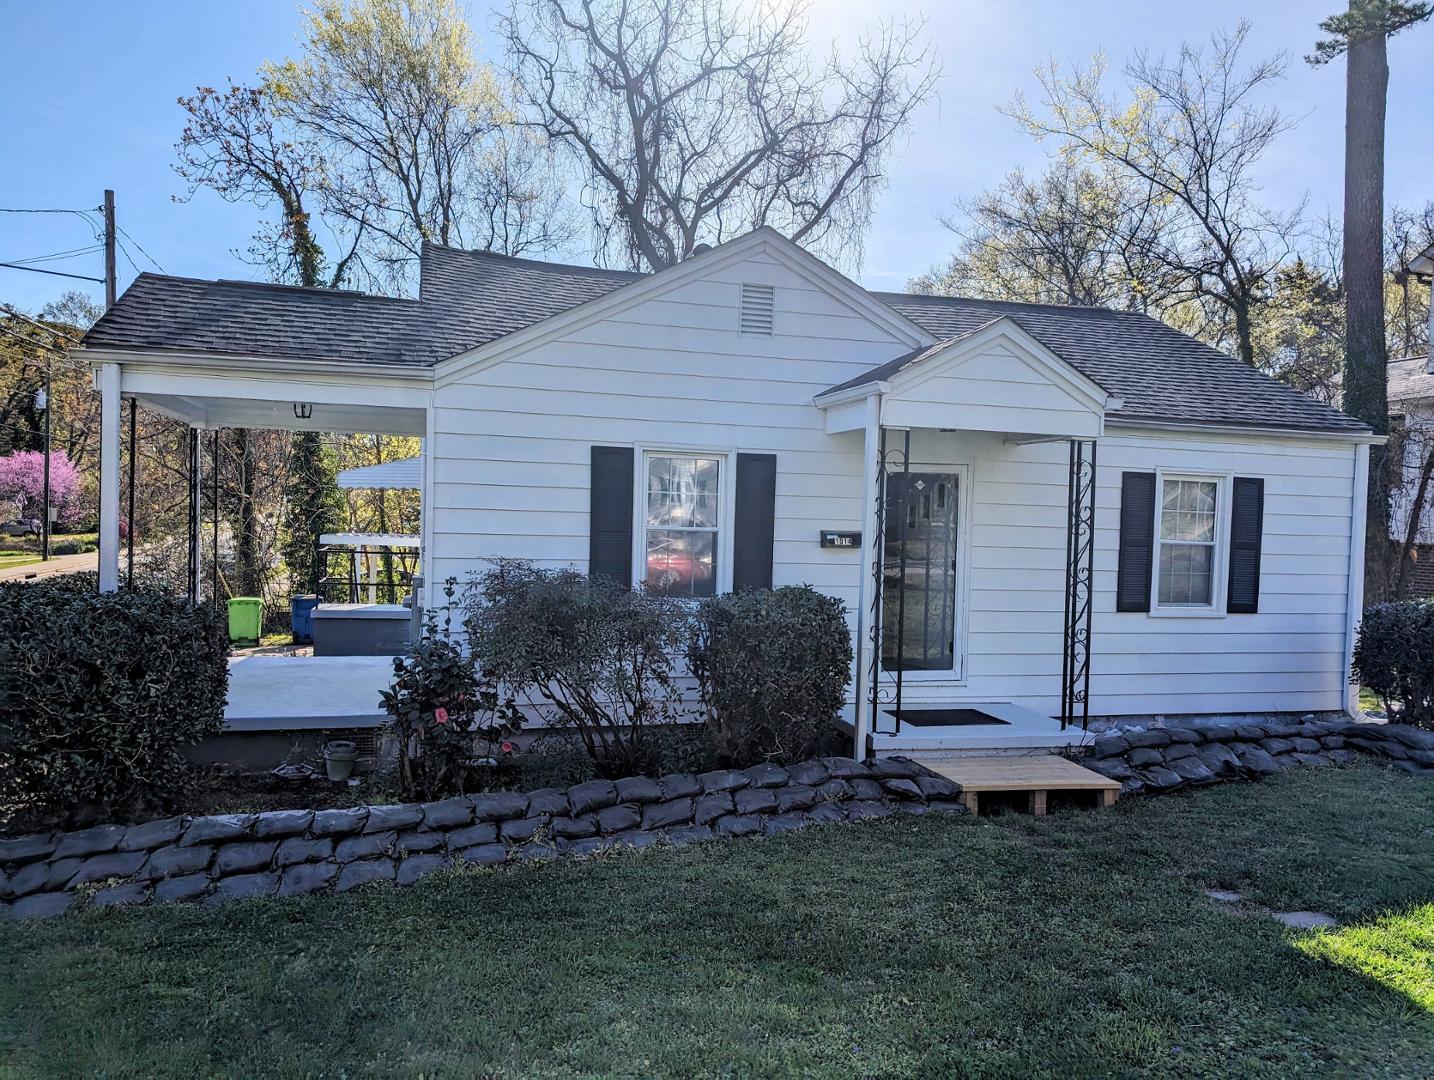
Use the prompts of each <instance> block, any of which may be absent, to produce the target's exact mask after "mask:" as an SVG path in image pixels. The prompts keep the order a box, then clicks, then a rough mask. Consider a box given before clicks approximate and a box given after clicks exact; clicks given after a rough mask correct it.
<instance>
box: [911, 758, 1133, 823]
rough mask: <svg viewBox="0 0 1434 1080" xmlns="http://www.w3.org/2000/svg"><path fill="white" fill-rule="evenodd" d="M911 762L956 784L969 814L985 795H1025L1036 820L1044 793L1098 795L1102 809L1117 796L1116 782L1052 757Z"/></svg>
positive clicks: (1043, 809) (1043, 806) (1041, 811)
mask: <svg viewBox="0 0 1434 1080" xmlns="http://www.w3.org/2000/svg"><path fill="white" fill-rule="evenodd" d="M912 760H914V761H916V762H917V763H918V764H920V765H924V766H926V768H928V769H930V770H931V771H932V772H934V773H938V774H939V775H941V776H944V777H946V779H947V780H950V781H952V782H954V783H956V784H959V785H960V787H961V801H962V802H964V803H965V804H966V809H968V810H970V811H971V813H973V814H976V813H979V812H980V809H981V793H982V792H986V791H1024V792H1027V793H1028V794H1029V797H1030V803H1029V805H1030V809H1031V813H1032V814H1034V815H1036V816H1037V817H1040V816H1041V815H1043V814H1044V813H1045V812H1046V793H1047V792H1051V791H1098V792H1100V805H1102V806H1112V805H1114V803H1115V800H1116V798H1117V797H1119V795H1120V781H1119V780H1112V779H1110V778H1109V777H1107V776H1101V775H1100V773H1097V772H1092V771H1091V770H1090V769H1087V768H1084V767H1083V766H1080V765H1077V764H1076V763H1075V762H1074V761H1071V760H1070V759H1069V758H1063V757H1059V756H1058V755H1056V754H1029V755H1025V756H1023V757H968V758H947V759H945V760H941V761H937V760H926V761H923V760H922V759H921V758H919V757H918V758H913V759H912Z"/></svg>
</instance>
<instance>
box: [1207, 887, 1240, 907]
mask: <svg viewBox="0 0 1434 1080" xmlns="http://www.w3.org/2000/svg"><path fill="white" fill-rule="evenodd" d="M1205 895H1206V896H1208V897H1209V898H1210V899H1211V900H1218V901H1220V903H1222V904H1238V903H1239V902H1240V901H1241V900H1243V899H1245V898H1244V897H1243V896H1242V895H1240V894H1239V893H1237V892H1235V891H1234V890H1232V889H1206V890H1205Z"/></svg>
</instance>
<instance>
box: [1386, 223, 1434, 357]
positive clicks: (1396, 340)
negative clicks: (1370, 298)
mask: <svg viewBox="0 0 1434 1080" xmlns="http://www.w3.org/2000/svg"><path fill="white" fill-rule="evenodd" d="M1431 244H1434V202H1427V203H1425V204H1424V207H1423V209H1422V210H1417V211H1416V210H1409V209H1406V208H1404V207H1401V206H1396V207H1393V208H1392V209H1391V210H1390V211H1389V221H1388V223H1387V224H1386V226H1385V233H1384V266H1385V272H1386V273H1387V274H1388V284H1387V286H1386V288H1385V313H1386V319H1385V337H1386V339H1387V343H1388V349H1389V355H1390V356H1391V357H1393V358H1394V359H1400V358H1402V357H1406V356H1427V355H1429V354H1430V342H1429V289H1430V286H1429V284H1428V283H1427V282H1423V281H1420V280H1419V277H1418V276H1417V275H1415V274H1411V273H1410V272H1409V266H1408V264H1409V260H1410V259H1411V258H1413V257H1414V256H1415V255H1418V254H1419V253H1420V252H1421V251H1424V250H1425V249H1426V248H1428V247H1429V246H1430V245H1431Z"/></svg>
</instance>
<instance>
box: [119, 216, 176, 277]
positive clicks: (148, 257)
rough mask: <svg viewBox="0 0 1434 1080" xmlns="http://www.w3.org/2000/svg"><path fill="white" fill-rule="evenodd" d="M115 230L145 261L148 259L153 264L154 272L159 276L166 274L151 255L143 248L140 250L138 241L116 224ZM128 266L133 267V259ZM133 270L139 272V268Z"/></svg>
mask: <svg viewBox="0 0 1434 1080" xmlns="http://www.w3.org/2000/svg"><path fill="white" fill-rule="evenodd" d="M115 228H116V229H118V230H119V234H120V235H121V236H123V237H124V238H125V239H126V240H128V241H129V242H130V243H131V244H133V245H134V246H135V248H136V250H138V251H139V253H140V254H141V255H143V256H144V257H145V258H146V259H148V260H149V261H150V262H152V263H154V268H155V269H156V270H158V271H159V272H160V273H161V274H164V273H168V271H167V270H165V268H164V267H162V266H160V265H159V262H158V260H156V259H155V257H154V256H153V255H151V254H150V253H149V252H147V251H145V250H144V248H142V247H140V246H139V241H138V240H136V239H135V238H134V237H133V236H131V235H130V234H129V233H127V232H125V231H124V229H123V227H121V226H120V225H118V224H117V225H115ZM126 258H128V256H126ZM130 265H131V266H133V265H134V260H133V259H131V260H130ZM135 270H136V271H138V270H139V267H135Z"/></svg>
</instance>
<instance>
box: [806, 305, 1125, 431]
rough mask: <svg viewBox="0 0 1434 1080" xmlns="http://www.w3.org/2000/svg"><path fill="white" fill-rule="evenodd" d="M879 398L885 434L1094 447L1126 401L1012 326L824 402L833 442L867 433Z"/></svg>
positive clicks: (960, 342) (924, 356) (994, 325)
mask: <svg viewBox="0 0 1434 1080" xmlns="http://www.w3.org/2000/svg"><path fill="white" fill-rule="evenodd" d="M873 396H875V397H877V398H878V400H879V402H880V408H879V412H880V418H881V425H882V426H883V427H891V428H933V429H938V430H954V431H983V432H997V433H1001V434H1005V435H1009V436H1016V437H1021V436H1024V437H1031V438H1042V437H1047V438H1071V439H1093V438H1098V437H1100V436H1101V435H1102V434H1103V433H1104V430H1105V416H1106V413H1107V411H1109V410H1112V409H1118V408H1119V407H1120V405H1121V401H1120V399H1119V398H1117V397H1114V396H1113V395H1111V394H1109V393H1107V392H1106V390H1105V389H1104V388H1103V387H1101V386H1099V385H1098V384H1097V383H1095V382H1094V381H1093V380H1091V379H1089V378H1087V377H1086V376H1085V375H1083V374H1081V373H1080V372H1079V371H1077V370H1076V369H1075V368H1073V367H1071V366H1070V365H1069V364H1067V363H1066V362H1065V361H1064V360H1062V359H1061V358H1060V357H1059V356H1057V355H1056V354H1055V353H1053V352H1052V351H1051V350H1050V349H1048V348H1046V347H1045V346H1044V345H1043V344H1041V343H1040V342H1039V341H1037V340H1036V339H1035V338H1034V337H1032V336H1031V335H1030V334H1028V333H1027V332H1026V331H1025V330H1024V329H1022V328H1021V326H1020V325H1019V324H1018V323H1016V322H1015V320H1013V319H1011V318H1000V319H995V320H993V321H992V322H990V323H987V324H986V325H985V326H983V327H981V328H980V329H978V330H975V331H973V332H971V333H969V334H965V335H962V336H961V337H958V338H953V339H951V340H949V341H947V342H943V343H938V344H937V345H935V346H932V347H931V348H929V349H927V350H925V351H923V352H922V353H920V354H919V355H917V356H916V357H915V358H914V359H913V361H912V362H911V363H909V364H906V365H905V366H900V367H898V368H897V369H896V370H894V371H892V372H891V373H890V374H889V375H887V376H886V377H884V378H872V379H870V380H868V381H858V382H855V383H853V384H849V385H845V386H842V387H837V388H834V389H832V390H829V391H827V392H825V393H822V394H819V395H817V397H816V398H815V399H814V404H815V405H816V406H817V407H818V408H819V409H821V410H822V412H823V413H824V415H825V423H826V430H827V432H828V434H834V433H836V432H841V431H857V430H861V429H863V428H864V427H865V426H866V423H867V409H868V406H867V404H866V401H867V399H868V398H870V397H873Z"/></svg>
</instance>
